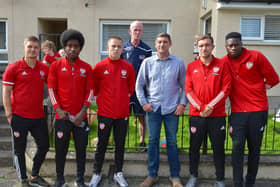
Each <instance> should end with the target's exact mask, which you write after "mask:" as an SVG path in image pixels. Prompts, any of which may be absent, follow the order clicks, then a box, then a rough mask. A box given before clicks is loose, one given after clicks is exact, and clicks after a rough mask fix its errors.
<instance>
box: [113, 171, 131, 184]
mask: <svg viewBox="0 0 280 187" xmlns="http://www.w3.org/2000/svg"><path fill="white" fill-rule="evenodd" d="M114 180H115V181H116V183H118V184H119V185H120V187H127V186H128V184H127V182H126V180H125V178H124V176H123V172H118V173H115V174H114Z"/></svg>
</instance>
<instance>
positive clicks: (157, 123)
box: [146, 108, 180, 178]
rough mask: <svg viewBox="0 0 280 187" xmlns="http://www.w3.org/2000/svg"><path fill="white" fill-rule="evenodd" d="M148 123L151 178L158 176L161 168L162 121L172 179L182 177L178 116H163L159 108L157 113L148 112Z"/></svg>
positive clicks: (171, 114)
mask: <svg viewBox="0 0 280 187" xmlns="http://www.w3.org/2000/svg"><path fill="white" fill-rule="evenodd" d="M146 115H147V123H148V131H149V145H148V170H149V176H150V177H156V176H157V175H158V168H159V139H160V129H161V124H162V121H163V122H164V128H165V134H166V145H167V156H168V162H169V170H170V174H171V177H174V178H177V177H179V176H180V174H179V173H180V162H179V156H178V148H177V137H176V134H177V131H178V119H179V118H178V116H176V115H174V113H170V114H166V115H162V114H161V109H160V108H159V109H158V110H157V111H156V112H147V114H146Z"/></svg>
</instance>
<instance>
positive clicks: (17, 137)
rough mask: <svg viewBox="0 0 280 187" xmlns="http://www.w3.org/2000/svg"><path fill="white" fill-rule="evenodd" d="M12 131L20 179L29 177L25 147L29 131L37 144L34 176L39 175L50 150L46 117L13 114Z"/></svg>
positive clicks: (33, 168)
mask: <svg viewBox="0 0 280 187" xmlns="http://www.w3.org/2000/svg"><path fill="white" fill-rule="evenodd" d="M11 127H12V133H13V141H14V163H15V166H16V171H17V175H18V177H19V178H20V179H22V180H23V179H27V175H26V164H25V149H26V141H27V135H28V131H29V132H30V133H31V135H32V137H33V138H34V140H35V143H36V145H37V151H36V154H35V156H34V158H33V166H32V176H38V174H39V170H40V168H41V166H42V163H43V161H44V160H45V157H46V154H47V152H48V151H49V134H48V128H47V124H46V120H45V118H40V119H28V118H23V117H20V116H18V115H15V114H13V117H12V122H11Z"/></svg>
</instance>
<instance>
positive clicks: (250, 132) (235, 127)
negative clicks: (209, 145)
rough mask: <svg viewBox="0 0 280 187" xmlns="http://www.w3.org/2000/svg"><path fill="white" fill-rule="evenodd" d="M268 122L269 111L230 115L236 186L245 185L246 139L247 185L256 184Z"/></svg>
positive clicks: (247, 186) (234, 181) (248, 186)
mask: <svg viewBox="0 0 280 187" xmlns="http://www.w3.org/2000/svg"><path fill="white" fill-rule="evenodd" d="M266 123H267V111H259V112H240V113H232V114H231V116H230V134H231V138H232V167H233V183H234V186H235V187H242V186H243V162H244V147H245V141H246V140H247V145H248V150H249V153H248V169H247V175H246V187H250V186H254V183H255V180H256V176H257V172H258V165H259V159H260V148H261V144H262V137H263V132H264V129H265V126H266Z"/></svg>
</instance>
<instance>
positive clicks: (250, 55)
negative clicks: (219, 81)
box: [222, 48, 279, 112]
mask: <svg viewBox="0 0 280 187" xmlns="http://www.w3.org/2000/svg"><path fill="white" fill-rule="evenodd" d="M222 60H223V61H225V62H226V63H227V64H229V67H230V70H231V74H232V78H233V80H232V91H231V94H230V103H231V112H256V111H264V110H268V100H267V95H266V87H265V85H268V86H269V87H273V86H275V85H276V84H278V83H279V76H278V74H277V73H276V71H275V70H274V68H273V66H272V65H271V64H270V62H269V61H268V60H267V58H266V57H265V56H264V55H263V54H262V53H260V52H258V51H253V50H247V49H245V48H243V49H242V54H241V56H240V57H239V58H238V59H232V58H231V57H230V56H229V55H226V56H224V57H223V58H222Z"/></svg>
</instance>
